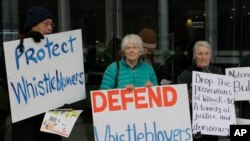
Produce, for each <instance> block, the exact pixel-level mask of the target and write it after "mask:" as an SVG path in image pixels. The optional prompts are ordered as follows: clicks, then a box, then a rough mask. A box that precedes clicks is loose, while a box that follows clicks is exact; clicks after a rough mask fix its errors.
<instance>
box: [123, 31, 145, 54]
mask: <svg viewBox="0 0 250 141" xmlns="http://www.w3.org/2000/svg"><path fill="white" fill-rule="evenodd" d="M128 44H133V45H135V46H136V47H138V48H139V50H140V51H141V52H143V44H142V39H141V37H140V36H139V35H136V34H128V35H126V36H125V37H124V38H123V39H122V43H121V50H122V51H124V49H125V47H127V46H128Z"/></svg>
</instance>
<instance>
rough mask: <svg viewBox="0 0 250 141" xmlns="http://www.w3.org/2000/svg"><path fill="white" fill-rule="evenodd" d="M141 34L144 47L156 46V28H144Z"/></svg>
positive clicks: (152, 47)
mask: <svg viewBox="0 0 250 141" xmlns="http://www.w3.org/2000/svg"><path fill="white" fill-rule="evenodd" d="M139 36H140V37H141V38H142V41H143V46H144V47H146V48H151V49H154V48H156V44H157V39H156V34H155V32H154V30H152V29H150V28H144V29H142V31H141V32H140V33H139Z"/></svg>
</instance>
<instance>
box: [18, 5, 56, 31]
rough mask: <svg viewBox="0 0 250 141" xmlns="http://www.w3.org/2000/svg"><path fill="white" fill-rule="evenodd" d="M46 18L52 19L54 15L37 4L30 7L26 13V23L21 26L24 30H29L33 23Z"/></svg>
mask: <svg viewBox="0 0 250 141" xmlns="http://www.w3.org/2000/svg"><path fill="white" fill-rule="evenodd" d="M48 18H49V19H52V20H53V21H54V15H53V14H52V13H51V12H50V11H48V10H47V9H45V8H43V7H38V6H32V7H30V8H29V9H28V11H27V13H26V23H25V24H24V26H23V29H24V32H25V33H27V32H29V30H30V29H31V28H32V27H33V26H34V25H36V24H38V23H40V22H41V21H43V20H45V19H48Z"/></svg>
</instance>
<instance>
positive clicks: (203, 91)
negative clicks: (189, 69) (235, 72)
mask: <svg viewBox="0 0 250 141" xmlns="http://www.w3.org/2000/svg"><path fill="white" fill-rule="evenodd" d="M192 77H193V78H192V102H193V103H192V108H193V116H192V121H193V122H192V123H193V124H192V129H193V132H194V133H197V132H201V134H207V135H221V136H228V135H229V134H230V131H229V128H230V124H235V123H236V117H235V107H234V92H233V77H229V76H224V75H218V74H211V73H203V72H196V71H193V74H192Z"/></svg>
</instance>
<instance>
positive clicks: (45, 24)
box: [43, 22, 55, 28]
mask: <svg viewBox="0 0 250 141" xmlns="http://www.w3.org/2000/svg"><path fill="white" fill-rule="evenodd" d="M43 25H44V27H48V26H49V25H50V26H51V27H52V28H53V27H55V24H54V23H50V22H43Z"/></svg>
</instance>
